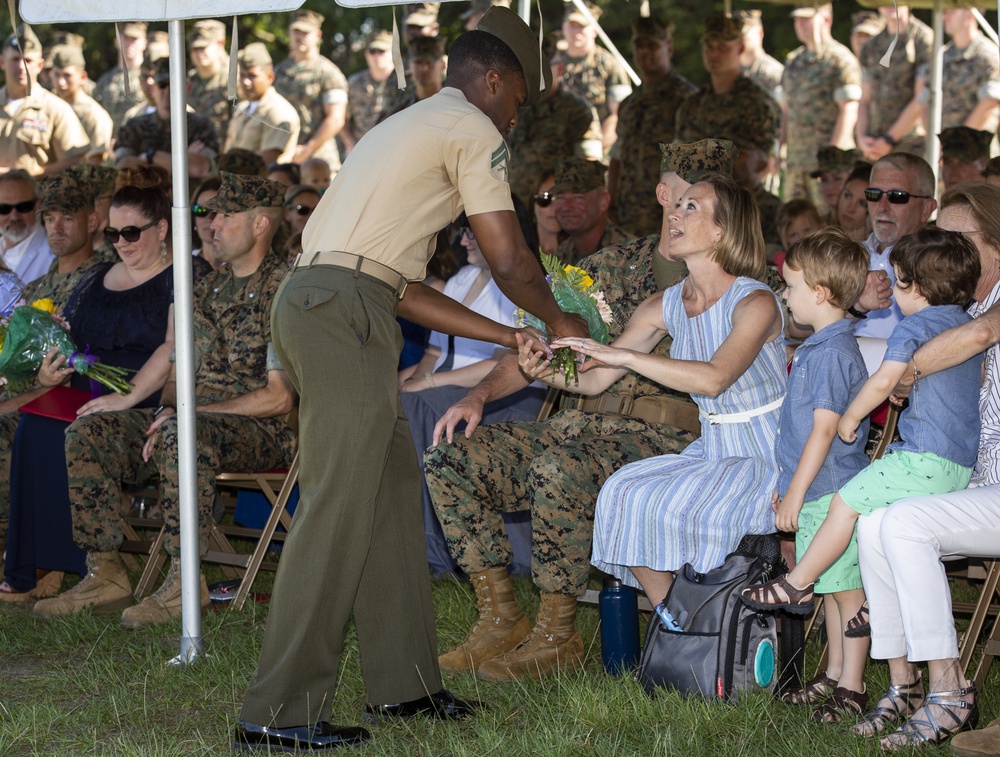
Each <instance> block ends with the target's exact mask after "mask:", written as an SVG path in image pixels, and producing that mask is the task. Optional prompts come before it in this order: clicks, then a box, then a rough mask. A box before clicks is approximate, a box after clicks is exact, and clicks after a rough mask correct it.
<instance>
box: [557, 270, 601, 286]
mask: <svg viewBox="0 0 1000 757" xmlns="http://www.w3.org/2000/svg"><path fill="white" fill-rule="evenodd" d="M563 272H564V273H566V274H567V275H568V276H570V277H573V278H576V280H577V281H578V282H579V283H580V286H582V287H583V288H584V289H587V288H589V287H592V286H594V280H593V279H592V278H590V274H588V273H587V272H586V271H585V270H583V269H582V268H580V267H579V266H575V265H566V266H564V267H563Z"/></svg>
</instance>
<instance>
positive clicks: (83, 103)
mask: <svg viewBox="0 0 1000 757" xmlns="http://www.w3.org/2000/svg"><path fill="white" fill-rule="evenodd" d="M72 107H73V112H74V113H76V117H77V118H79V119H80V123H81V124H83V130H84V131H86V132H87V136H88V137H89V138H90V149H89V150H88V153H87V154H88V155H94V154H97V153H101V152H107V153H110V152H111V134H112V132H114V130H115V124H114V121H112V120H111V116H110V115H109V114H108V112H107V111H106V110H104V108H102V107H101V105H100V103H98V102H97V100H95V99H94V98H93V97H91V96H90V95H88V94H86V93H85V92H78V93H77V95H76V102H75V103H73V105H72Z"/></svg>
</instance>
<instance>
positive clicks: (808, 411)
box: [778, 318, 868, 502]
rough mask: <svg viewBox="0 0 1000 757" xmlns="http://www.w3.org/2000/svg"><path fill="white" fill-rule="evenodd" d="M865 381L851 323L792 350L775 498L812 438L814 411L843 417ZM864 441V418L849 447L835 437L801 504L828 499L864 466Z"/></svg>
mask: <svg viewBox="0 0 1000 757" xmlns="http://www.w3.org/2000/svg"><path fill="white" fill-rule="evenodd" d="M867 380H868V371H867V370H866V369H865V361H864V359H863V358H862V357H861V350H859V349H858V341H857V339H855V337H854V321H852V320H851V319H850V318H844V319H843V320H840V321H837V322H836V323H831V324H830V325H829V326H827V327H826V328H823V329H820V330H819V331H817V332H816V333H815V334H813V335H812V336H810V337H809V338H808V339H806V340H805V341H804V342H803V343H802V344H801V345H799V348H798V349H797V350H795V357H793V358H792V371H791V374H789V376H788V393H787V394H786V395H785V404H784V405H782V407H781V420H780V422H779V425H778V465H779V466H780V474H779V477H778V494H780V495H781V496H782V497H784V496H785V493H786V492H787V491H788V485H789V484H790V483H791V481H792V475H793V474H794V473H795V468H796V466H797V465H798V464H799V458H800V457H801V456H802V451H803V449H805V446H806V440H808V439H809V434H810V433H812V429H813V410H817V409H818V410H829V411H831V412H834V413H837V414H838V415H843V414H844V411H846V410H847V406H848V405H849V404H851V400H853V399H854V397H855V396H856V395H857V393H858V392H859V391H860V389H861V387H862V386H863V385H864V383H865V381H867ZM867 440H868V419H867V418H865V420H864V422H863V423H862V424H861V426H860V427H859V428H858V438H857V439H855V441H854V442H852V443H851V444H844V442H842V441H841V440H840V437H834V440H833V444H832V445H830V454H829V455H827V457H826V462H824V463H823V467H822V468H820V470H819V473H817V474H816V478H815V479H813V482H812V484H811V485H810V486H809V490H808V491H807V492H806V498H805V501H806V502H811V501H812V500H814V499H819V498H820V497H823V496H825V495H827V494H832V493H833V492H835V491H837V490H838V489H840V487H841V486H843V485H844V484H846V483H847V482H848V481H850V480H851V479H852V478H854V476H855V474H857V473H858V471H860V470H861V469H862V468H864V467H865V466H866V465H868V456H867V455H866V454H865V443H866V441H867Z"/></svg>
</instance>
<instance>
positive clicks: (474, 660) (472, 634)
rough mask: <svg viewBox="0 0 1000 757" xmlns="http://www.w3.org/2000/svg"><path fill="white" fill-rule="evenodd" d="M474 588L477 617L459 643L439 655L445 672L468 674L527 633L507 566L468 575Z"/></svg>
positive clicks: (525, 622)
mask: <svg viewBox="0 0 1000 757" xmlns="http://www.w3.org/2000/svg"><path fill="white" fill-rule="evenodd" d="M470 578H471V580H472V588H474V589H475V590H476V605H477V607H478V609H479V620H477V621H476V624H475V625H474V626H472V628H471V629H470V630H469V633H468V635H466V637H465V639H463V640H462V642H461V643H460V644H458V645H457V646H454V647H452V648H451V649H449V650H448V651H447V652H445V653H444V654H443V655H441V656H440V657H438V665H440V667H441V670H442V671H444V672H445V673H468V672H470V671H473V670H475V669H476V668H478V667H479V665H480V663H482V662H483V661H485V660H492V659H493V658H494V657H497V656H498V655H501V654H503V653H504V652H506V651H508V650H510V649H513V648H514V647H516V646H517V645H518V643H519V642H520V641H521V640H522V639H524V637H525V636H527V635H528V631H530V630H531V625H530V624H529V623H528V616H527V615H525V614H524V613H523V612H522V611H521V608H520V607H518V606H517V602H516V601H515V600H514V588H513V587H512V586H511V583H510V574H509V573H508V572H507V569H506V568H490V569H489V570H484V571H483V572H482V573H473V574H472V575H471V576H470Z"/></svg>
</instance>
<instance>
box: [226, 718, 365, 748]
mask: <svg viewBox="0 0 1000 757" xmlns="http://www.w3.org/2000/svg"><path fill="white" fill-rule="evenodd" d="M370 738H371V734H370V733H369V732H368V731H366V730H365V729H364V728H353V727H345V726H339V725H331V724H330V723H327V722H325V721H322V722H319V723H316V725H293V726H288V727H287V728H274V727H272V726H266V725H257V724H256V723H248V722H246V721H245V720H240V721H238V722H237V723H236V741H235V742H234V743H233V746H234V747H235V748H236V749H238V750H252V751H258V750H259V751H267V752H294V751H297V750H299V749H313V750H319V749H334V748H335V747H340V746H355V745H357V744H360V743H361V742H362V741H367V740H368V739H370Z"/></svg>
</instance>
